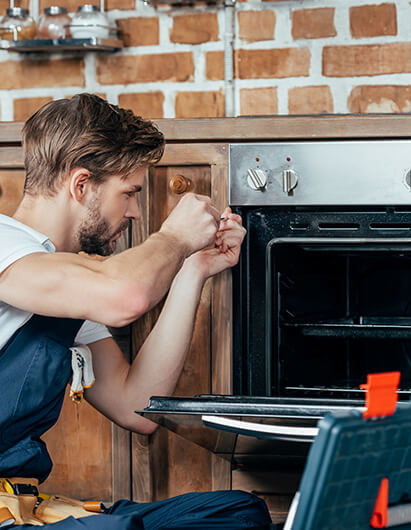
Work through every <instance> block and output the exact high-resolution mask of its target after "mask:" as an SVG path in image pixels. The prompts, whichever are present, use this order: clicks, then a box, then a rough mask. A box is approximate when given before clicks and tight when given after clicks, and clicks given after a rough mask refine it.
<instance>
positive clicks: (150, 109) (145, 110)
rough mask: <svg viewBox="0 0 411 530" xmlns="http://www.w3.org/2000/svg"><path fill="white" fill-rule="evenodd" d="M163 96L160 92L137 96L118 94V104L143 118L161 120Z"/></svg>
mask: <svg viewBox="0 0 411 530" xmlns="http://www.w3.org/2000/svg"><path fill="white" fill-rule="evenodd" d="M163 103H164V94H163V93H162V92H159V91H157V92H145V93H137V94H120V95H119V97H118V104H119V106H120V107H123V108H125V109H131V110H132V111H133V112H134V114H136V115H137V116H142V117H143V118H163V116H164V113H163Z"/></svg>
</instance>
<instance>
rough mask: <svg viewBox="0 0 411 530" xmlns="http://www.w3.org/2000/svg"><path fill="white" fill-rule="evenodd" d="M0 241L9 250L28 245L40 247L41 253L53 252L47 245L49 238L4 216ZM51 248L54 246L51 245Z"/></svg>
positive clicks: (0, 221)
mask: <svg viewBox="0 0 411 530" xmlns="http://www.w3.org/2000/svg"><path fill="white" fill-rule="evenodd" d="M0 241H2V242H3V243H5V244H6V245H7V247H8V248H12V247H16V246H20V245H22V244H28V245H30V246H38V247H39V250H40V251H42V250H43V251H44V250H46V251H47V250H49V251H50V250H52V249H48V247H47V245H46V243H47V242H50V240H49V239H48V237H47V236H45V235H43V234H41V233H40V232H37V230H34V229H33V228H31V227H30V226H27V225H25V224H23V223H21V222H20V221H17V220H16V219H13V218H12V217H8V216H7V215H3V214H0ZM51 246H53V245H52V244H51Z"/></svg>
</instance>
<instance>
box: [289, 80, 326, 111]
mask: <svg viewBox="0 0 411 530" xmlns="http://www.w3.org/2000/svg"><path fill="white" fill-rule="evenodd" d="M333 110H334V104H333V97H332V95H331V90H330V87H329V86H304V87H295V88H291V89H290V90H289V91H288V112H289V114H330V113H332V112H333Z"/></svg>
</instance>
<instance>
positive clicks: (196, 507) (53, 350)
mask: <svg viewBox="0 0 411 530" xmlns="http://www.w3.org/2000/svg"><path fill="white" fill-rule="evenodd" d="M81 324H82V321H80V320H71V319H61V318H52V317H43V316H38V315H34V316H33V317H32V318H31V319H30V320H29V321H28V322H27V323H26V324H25V325H24V326H23V327H22V328H20V329H19V330H18V331H17V332H16V333H15V334H14V335H13V336H12V337H11V339H10V340H9V341H8V342H7V344H6V345H5V346H4V347H3V348H2V349H1V350H0V389H1V393H2V398H1V399H0V477H33V478H38V479H39V481H40V482H42V481H44V480H45V479H46V478H47V476H48V475H49V473H50V471H51V468H52V462H51V459H50V456H49V454H48V452H47V448H46V446H45V444H44V442H43V441H42V440H41V439H40V436H41V435H42V434H43V433H44V432H46V431H47V430H48V429H49V428H50V427H52V426H53V425H54V424H55V422H56V421H57V418H58V416H59V414H60V410H61V406H62V403H63V399H64V394H65V389H66V385H67V383H68V381H69V379H70V376H71V353H70V351H69V350H68V348H69V347H70V346H72V344H73V342H74V338H75V336H76V334H77V332H78V330H79V328H80V326H81ZM269 522H270V517H269V514H268V510H267V507H266V505H265V503H264V502H263V501H262V500H261V499H259V498H258V497H255V496H254V495H250V494H248V493H244V492H242V491H219V492H205V493H187V494H186V495H180V496H178V497H173V498H171V499H167V500H165V501H158V502H150V503H135V502H131V501H127V500H122V501H118V502H116V503H115V504H114V505H113V506H112V507H111V508H109V509H108V510H107V511H106V513H105V514H101V515H92V516H89V517H83V518H80V519H74V518H73V517H69V518H67V519H64V520H63V521H60V522H58V523H53V524H45V525H43V528H53V529H54V528H56V529H62V530H82V529H86V530H131V529H142V528H146V529H153V530H154V529H156V530H157V529H168V528H170V529H171V528H195V529H198V530H200V529H206V528H221V529H223V528H224V529H237V530H238V529H240V528H257V527H258V528H260V527H261V528H264V525H268V524H269ZM6 528H16V530H17V528H21V529H24V528H37V526H33V525H31V524H24V525H20V526H15V525H11V526H8V527H6ZM2 530H3V528H2Z"/></svg>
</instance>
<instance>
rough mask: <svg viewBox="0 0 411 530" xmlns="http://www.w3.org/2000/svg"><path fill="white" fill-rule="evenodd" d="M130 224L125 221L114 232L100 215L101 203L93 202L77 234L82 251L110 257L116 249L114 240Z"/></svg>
mask: <svg viewBox="0 0 411 530" xmlns="http://www.w3.org/2000/svg"><path fill="white" fill-rule="evenodd" d="M128 224H129V222H128V221H123V222H122V223H121V224H120V226H118V227H117V228H116V229H115V230H113V229H112V227H110V224H109V223H108V221H107V220H106V219H105V218H104V217H103V216H102V215H101V213H100V201H99V200H98V199H94V200H92V201H91V202H90V205H89V208H88V212H87V216H86V218H85V219H84V220H83V222H82V223H81V225H80V227H79V230H78V234H77V240H78V242H79V246H80V249H81V250H82V251H83V252H86V253H87V254H98V255H99V256H110V254H112V253H113V252H114V251H115V249H116V241H115V240H113V238H114V237H115V236H116V235H118V234H119V233H120V232H122V231H123V230H125V229H126V228H127V227H128Z"/></svg>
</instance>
